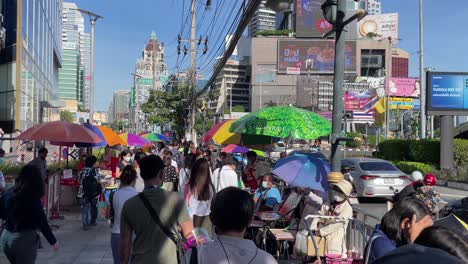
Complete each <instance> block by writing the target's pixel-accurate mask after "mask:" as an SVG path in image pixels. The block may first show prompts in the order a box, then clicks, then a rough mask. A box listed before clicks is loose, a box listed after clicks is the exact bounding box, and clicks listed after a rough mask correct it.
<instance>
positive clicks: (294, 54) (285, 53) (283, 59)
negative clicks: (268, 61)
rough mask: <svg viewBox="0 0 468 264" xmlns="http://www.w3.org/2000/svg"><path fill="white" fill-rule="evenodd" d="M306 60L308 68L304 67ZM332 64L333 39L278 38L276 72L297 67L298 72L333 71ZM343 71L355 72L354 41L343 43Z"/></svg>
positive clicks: (283, 71) (333, 57) (288, 70)
mask: <svg viewBox="0 0 468 264" xmlns="http://www.w3.org/2000/svg"><path fill="white" fill-rule="evenodd" d="M307 60H310V63H311V68H310V69H307V68H306V61H307ZM334 65H335V42H334V41H333V40H283V39H280V40H278V73H288V72H291V69H294V68H298V69H297V70H298V71H299V73H300V74H308V73H333V70H334ZM295 70H296V69H295ZM345 71H346V72H356V42H355V41H347V42H346V44H345ZM295 72H296V71H295Z"/></svg>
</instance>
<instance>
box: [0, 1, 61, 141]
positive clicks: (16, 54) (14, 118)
mask: <svg viewBox="0 0 468 264" xmlns="http://www.w3.org/2000/svg"><path fill="white" fill-rule="evenodd" d="M2 4H3V6H2V8H1V12H2V15H3V16H4V19H5V20H4V27H5V28H6V43H5V44H6V45H5V47H6V48H5V49H3V50H0V127H1V128H2V129H3V130H4V131H5V132H7V133H10V132H12V131H13V130H14V129H20V130H24V129H27V128H29V127H31V126H32V125H34V124H35V123H38V122H40V121H41V120H42V121H48V120H50V117H51V113H52V111H53V110H51V109H47V108H43V106H44V105H45V104H44V103H42V102H45V101H50V100H52V99H54V98H55V96H56V94H57V92H58V71H59V68H60V67H61V66H62V65H61V64H62V0H23V1H2ZM41 108H42V109H41ZM42 110H44V111H42ZM41 112H43V113H42V115H40V113H41Z"/></svg>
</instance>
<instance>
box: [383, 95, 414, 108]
mask: <svg viewBox="0 0 468 264" xmlns="http://www.w3.org/2000/svg"><path fill="white" fill-rule="evenodd" d="M388 105H389V106H390V109H400V110H410V109H419V106H420V102H419V99H417V98H404V97H389V98H388Z"/></svg>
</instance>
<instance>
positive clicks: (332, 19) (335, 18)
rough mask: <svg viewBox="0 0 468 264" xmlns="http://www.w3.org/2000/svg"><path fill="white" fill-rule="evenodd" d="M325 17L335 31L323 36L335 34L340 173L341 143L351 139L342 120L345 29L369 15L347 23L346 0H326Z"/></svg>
mask: <svg viewBox="0 0 468 264" xmlns="http://www.w3.org/2000/svg"><path fill="white" fill-rule="evenodd" d="M322 11H323V16H324V17H325V19H326V20H327V22H328V23H330V24H332V25H333V29H332V30H331V31H328V32H327V33H325V34H323V36H322V37H323V38H326V37H328V36H330V35H331V34H332V33H333V32H335V66H334V78H333V115H332V134H331V144H332V148H331V155H330V156H331V158H330V160H331V163H332V171H333V172H340V170H341V164H340V162H341V157H340V155H339V154H340V152H341V150H340V148H339V144H340V141H347V140H350V139H346V138H343V137H342V136H341V132H342V119H343V108H344V107H343V80H344V71H345V54H344V48H345V40H344V36H343V35H342V33H343V29H344V27H345V26H346V25H347V24H349V23H351V22H352V21H353V20H355V19H358V20H359V19H362V18H363V17H364V16H366V15H367V13H366V11H364V10H359V11H358V12H357V13H356V14H354V15H353V16H351V17H349V18H348V19H347V20H346V21H345V20H344V18H345V17H346V1H345V0H326V1H325V3H323V4H322Z"/></svg>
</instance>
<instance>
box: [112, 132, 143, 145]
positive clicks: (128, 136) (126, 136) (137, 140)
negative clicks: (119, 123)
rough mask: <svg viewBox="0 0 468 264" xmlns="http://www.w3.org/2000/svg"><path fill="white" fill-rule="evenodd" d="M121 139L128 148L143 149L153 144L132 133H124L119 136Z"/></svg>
mask: <svg viewBox="0 0 468 264" xmlns="http://www.w3.org/2000/svg"><path fill="white" fill-rule="evenodd" d="M119 137H120V138H121V139H122V140H123V141H124V142H125V145H127V146H133V147H143V146H145V145H150V144H151V142H150V141H148V140H147V139H144V138H142V137H139V136H137V135H135V134H132V133H122V134H120V135H119Z"/></svg>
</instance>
